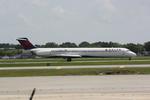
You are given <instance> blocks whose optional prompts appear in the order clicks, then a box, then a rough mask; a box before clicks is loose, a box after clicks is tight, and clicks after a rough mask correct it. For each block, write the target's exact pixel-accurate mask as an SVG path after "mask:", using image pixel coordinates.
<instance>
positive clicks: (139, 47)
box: [0, 41, 150, 55]
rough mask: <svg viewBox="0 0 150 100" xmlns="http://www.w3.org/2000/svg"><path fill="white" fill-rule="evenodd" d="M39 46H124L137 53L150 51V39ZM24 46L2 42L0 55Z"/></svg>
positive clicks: (52, 43) (9, 53)
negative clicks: (121, 42) (143, 41)
mask: <svg viewBox="0 0 150 100" xmlns="http://www.w3.org/2000/svg"><path fill="white" fill-rule="evenodd" d="M36 46H37V47H41V48H68V47H69V48H79V47H82V48H85V47H90V48H95V47H96V48H102V47H109V48H111V47H122V48H128V49H130V50H131V51H133V52H135V53H137V54H143V53H144V52H150V41H148V42H145V43H144V44H139V43H138V44H135V43H127V44H120V43H116V42H101V41H99V42H93V43H89V42H87V41H83V42H81V43H80V44H78V45H77V44H76V43H72V42H64V43H61V44H57V43H55V42H47V43H45V44H44V45H38V44H37V45H36ZM21 48H22V47H21V46H20V45H19V44H9V43H0V55H14V54H19V53H22V52H21V50H20V49H21Z"/></svg>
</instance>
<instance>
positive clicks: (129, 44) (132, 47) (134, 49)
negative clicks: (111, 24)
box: [124, 43, 138, 53]
mask: <svg viewBox="0 0 150 100" xmlns="http://www.w3.org/2000/svg"><path fill="white" fill-rule="evenodd" d="M124 47H125V48H128V49H129V50H131V51H133V52H135V53H138V48H137V45H136V44H134V43H128V44H125V45H124Z"/></svg>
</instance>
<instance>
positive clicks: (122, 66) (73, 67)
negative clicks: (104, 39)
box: [0, 64, 150, 70]
mask: <svg viewBox="0 0 150 100" xmlns="http://www.w3.org/2000/svg"><path fill="white" fill-rule="evenodd" d="M126 67H150V64H140V65H87V66H40V67H36V66H35V67H32V66H31V67H0V70H24V69H77V68H126Z"/></svg>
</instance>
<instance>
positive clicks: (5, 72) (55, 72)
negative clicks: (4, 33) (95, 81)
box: [0, 68, 150, 77]
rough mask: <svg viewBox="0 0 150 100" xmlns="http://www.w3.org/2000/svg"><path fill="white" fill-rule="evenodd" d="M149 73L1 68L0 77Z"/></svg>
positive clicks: (146, 71)
mask: <svg viewBox="0 0 150 100" xmlns="http://www.w3.org/2000/svg"><path fill="white" fill-rule="evenodd" d="M130 74H150V68H122V69H120V68H90V69H89V68H87V69H82V68H81V69H43V70H41V69H40V70H38V69H36V70H2V71H0V77H18V76H19V77H22V76H68V75H130Z"/></svg>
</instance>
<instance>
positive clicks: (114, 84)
mask: <svg viewBox="0 0 150 100" xmlns="http://www.w3.org/2000/svg"><path fill="white" fill-rule="evenodd" d="M149 84H150V75H110V76H54V77H13V78H10V77H8V78H0V100H28V99H27V98H28V97H29V95H30V94H31V91H32V89H33V88H36V89H37V91H36V94H35V97H34V98H35V99H34V100H149V98H150V85H149Z"/></svg>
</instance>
